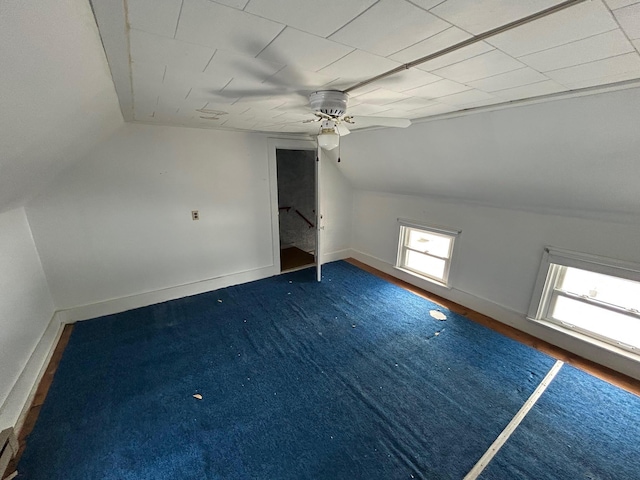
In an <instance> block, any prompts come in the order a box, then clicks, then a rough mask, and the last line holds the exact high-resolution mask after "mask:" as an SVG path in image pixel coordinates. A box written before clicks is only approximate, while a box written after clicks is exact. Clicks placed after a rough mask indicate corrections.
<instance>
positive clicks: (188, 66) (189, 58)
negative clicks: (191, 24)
mask: <svg viewBox="0 0 640 480" xmlns="http://www.w3.org/2000/svg"><path fill="white" fill-rule="evenodd" d="M129 41H130V49H131V61H132V62H134V63H149V64H151V65H166V66H169V67H173V68H176V69H182V70H193V71H196V72H202V71H203V70H204V68H205V66H206V65H207V63H208V62H209V60H211V58H212V57H213V54H214V52H215V49H214V48H211V47H203V46H201V45H195V44H193V43H185V42H181V41H179V40H175V39H173V38H167V37H162V36H159V35H154V34H151V33H146V32H143V31H141V30H134V29H132V30H131V32H130V33H129Z"/></svg>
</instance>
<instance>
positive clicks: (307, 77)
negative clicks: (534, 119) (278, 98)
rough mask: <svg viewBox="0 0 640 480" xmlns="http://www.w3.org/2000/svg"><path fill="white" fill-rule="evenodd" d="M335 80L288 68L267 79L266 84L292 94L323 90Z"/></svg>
mask: <svg viewBox="0 0 640 480" xmlns="http://www.w3.org/2000/svg"><path fill="white" fill-rule="evenodd" d="M333 80H335V78H334V77H331V76H329V75H323V74H322V73H318V72H311V71H309V70H302V69H299V68H295V67H291V66H288V67H285V68H283V69H282V70H280V71H279V72H278V73H276V74H275V75H273V76H271V77H269V78H267V79H266V80H265V83H270V84H272V85H274V86H276V87H278V88H282V89H286V90H289V91H291V92H310V91H315V90H319V89H321V88H323V87H324V86H325V85H327V84H329V83H331V82H332V81H333Z"/></svg>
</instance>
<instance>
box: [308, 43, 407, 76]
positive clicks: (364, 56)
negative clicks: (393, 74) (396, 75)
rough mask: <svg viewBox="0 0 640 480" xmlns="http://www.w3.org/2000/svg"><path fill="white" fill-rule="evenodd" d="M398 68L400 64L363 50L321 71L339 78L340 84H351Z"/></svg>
mask: <svg viewBox="0 0 640 480" xmlns="http://www.w3.org/2000/svg"><path fill="white" fill-rule="evenodd" d="M398 66H400V64H399V63H398V62H394V61H392V60H389V59H388V58H384V57H379V56H378V55H373V54H372V53H367V52H364V51H362V50H354V51H353V52H351V53H350V54H349V55H347V56H345V57H343V58H341V59H340V60H338V61H336V62H334V63H332V64H331V65H328V66H326V67H325V68H323V69H321V70H320V73H322V74H323V75H329V76H331V77H336V78H339V82H338V83H339V84H351V83H356V82H359V81H362V80H367V79H368V78H371V77H373V76H375V75H379V74H381V73H384V72H387V71H389V70H391V69H393V68H396V67H398Z"/></svg>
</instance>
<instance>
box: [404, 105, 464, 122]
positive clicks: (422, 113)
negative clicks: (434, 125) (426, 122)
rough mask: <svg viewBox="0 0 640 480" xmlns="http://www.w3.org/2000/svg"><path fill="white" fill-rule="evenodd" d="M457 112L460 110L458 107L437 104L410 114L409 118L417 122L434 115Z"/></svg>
mask: <svg viewBox="0 0 640 480" xmlns="http://www.w3.org/2000/svg"><path fill="white" fill-rule="evenodd" d="M456 110H458V107H454V106H453V105H445V104H444V103H435V104H433V105H429V106H428V107H425V108H419V109H417V110H412V111H410V112H408V113H409V116H408V118H410V119H412V120H415V119H417V118H426V117H430V116H432V115H442V114H443V113H449V112H455V111H456Z"/></svg>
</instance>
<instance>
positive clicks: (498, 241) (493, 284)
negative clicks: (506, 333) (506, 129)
mask: <svg viewBox="0 0 640 480" xmlns="http://www.w3.org/2000/svg"><path fill="white" fill-rule="evenodd" d="M353 205H354V211H353V219H354V226H353V232H354V234H353V248H354V250H356V252H359V253H356V257H357V258H360V259H361V260H363V261H365V262H367V263H370V264H372V265H373V266H377V267H378V268H381V269H383V270H386V271H388V272H389V273H392V274H393V275H395V276H398V277H400V278H403V279H405V280H407V281H410V282H411V283H414V284H416V285H418V286H421V287H422V288H425V289H426V290H429V291H432V292H434V293H436V294H438V295H441V296H443V297H445V298H449V299H451V300H454V301H457V302H459V303H461V304H463V305H466V306H468V307H470V308H474V309H476V310H479V311H480V312H482V313H485V314H487V315H490V316H492V317H494V318H496V319H497V320H501V321H503V322H505V323H509V324H511V325H513V326H515V327H517V328H520V329H522V330H524V331H528V332H530V333H533V334H535V335H537V336H539V337H541V338H543V339H545V340H547V341H550V342H551V343H555V344H556V345H559V346H562V347H563V348H567V349H569V350H572V351H576V353H579V354H581V355H583V356H585V357H587V358H592V359H593V360H595V361H598V362H600V363H603V364H605V365H609V366H612V367H613V368H617V369H620V370H622V371H625V372H626V373H630V374H632V375H634V376H636V377H640V373H638V372H639V371H640V370H639V369H638V364H637V363H635V364H634V363H630V362H628V361H627V360H625V359H621V358H614V357H613V356H612V355H610V354H608V353H605V352H603V351H602V350H600V349H594V348H591V347H589V346H585V345H583V344H581V343H580V342H576V341H574V339H571V338H565V337H564V336H561V335H560V334H557V333H555V332H551V331H549V330H547V329H544V328H542V327H539V326H538V325H533V324H532V323H531V322H529V321H526V320H525V314H526V312H527V310H528V307H529V302H530V300H531V295H532V292H533V287H534V283H535V279H536V275H537V272H538V267H539V264H540V259H541V258H542V252H543V247H544V246H545V245H553V246H556V247H562V248H566V249H569V250H574V251H578V252H586V253H592V254H596V255H602V256H606V257H611V258H617V259H621V260H629V261H636V262H637V261H638V260H640V247H639V246H638V238H640V224H639V223H637V222H635V221H633V220H634V218H632V219H631V220H632V221H630V222H629V223H622V222H610V221H605V220H598V219H587V218H578V217H571V216H559V215H551V214H542V213H534V212H530V211H523V210H511V209H502V208H493V207H485V206H474V205H470V204H465V203H460V202H444V201H441V200H435V199H432V198H425V197H417V196H405V195H396V194H385V193H373V192H364V191H358V192H356V194H355V196H354V202H353ZM399 217H401V218H409V219H413V220H420V221H424V222H426V223H427V224H435V225H441V226H447V227H452V228H454V229H460V230H462V234H461V235H460V238H459V239H458V240H457V241H456V247H455V252H454V260H453V264H452V270H451V274H450V283H451V285H452V287H453V288H452V289H451V290H447V289H445V288H442V287H439V286H437V285H434V284H432V283H429V282H426V281H420V280H418V279H416V277H413V276H411V275H406V274H403V273H402V272H399V271H397V270H395V269H393V268H392V265H394V264H395V259H396V253H397V245H398V222H397V219H398V218H399Z"/></svg>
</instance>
